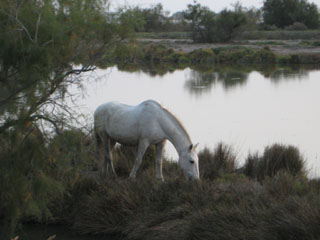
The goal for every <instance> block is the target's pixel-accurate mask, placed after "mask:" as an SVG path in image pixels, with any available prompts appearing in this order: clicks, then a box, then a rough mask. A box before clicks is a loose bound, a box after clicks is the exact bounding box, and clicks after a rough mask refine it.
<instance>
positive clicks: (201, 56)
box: [188, 49, 216, 64]
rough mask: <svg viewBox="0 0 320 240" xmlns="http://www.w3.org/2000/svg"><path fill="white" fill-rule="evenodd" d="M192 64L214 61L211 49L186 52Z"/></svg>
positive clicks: (211, 62)
mask: <svg viewBox="0 0 320 240" xmlns="http://www.w3.org/2000/svg"><path fill="white" fill-rule="evenodd" d="M188 57H189V59H190V61H191V63H193V64H213V63H215V62H216V58H215V54H214V52H213V51H212V50H211V49H197V50H194V51H192V52H191V53H189V54H188Z"/></svg>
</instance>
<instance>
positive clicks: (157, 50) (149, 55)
mask: <svg viewBox="0 0 320 240" xmlns="http://www.w3.org/2000/svg"><path fill="white" fill-rule="evenodd" d="M172 53H173V50H172V49H168V48H167V47H166V46H164V45H162V44H150V45H148V46H146V47H145V48H144V58H145V59H146V60H147V61H149V62H153V63H161V62H165V61H166V59H167V57H168V56H169V55H170V54H172Z"/></svg>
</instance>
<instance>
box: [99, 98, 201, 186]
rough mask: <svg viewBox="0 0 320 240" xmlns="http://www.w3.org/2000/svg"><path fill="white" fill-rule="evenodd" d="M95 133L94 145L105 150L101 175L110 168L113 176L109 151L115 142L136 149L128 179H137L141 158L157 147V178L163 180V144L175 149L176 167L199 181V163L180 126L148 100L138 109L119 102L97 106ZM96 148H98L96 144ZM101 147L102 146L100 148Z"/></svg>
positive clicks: (194, 147) (169, 115)
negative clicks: (177, 163) (136, 147)
mask: <svg viewBox="0 0 320 240" xmlns="http://www.w3.org/2000/svg"><path fill="white" fill-rule="evenodd" d="M94 130H95V134H96V137H97V142H98V143H102V144H103V146H104V154H105V160H104V166H103V169H102V173H103V175H106V173H107V171H108V168H109V166H111V170H112V172H113V174H114V175H115V176H116V173H115V170H114V167H113V162H112V154H111V151H112V149H113V147H114V145H115V144H116V143H117V142H118V143H120V144H123V145H127V146H138V151H137V155H136V158H135V161H134V166H133V169H132V171H131V173H130V177H132V178H134V177H135V176H136V173H137V170H138V168H139V166H140V164H141V161H142V157H143V155H144V153H145V151H146V150H147V148H148V147H149V145H151V144H155V145H156V170H157V178H158V179H160V180H163V175H162V151H163V147H164V145H165V142H166V140H169V141H170V142H172V144H173V145H174V147H175V149H176V150H177V152H178V154H179V166H180V167H181V168H182V170H183V171H184V174H185V176H186V177H187V178H190V179H199V163H198V155H197V153H196V147H197V145H198V144H196V145H195V146H194V145H193V144H192V143H191V140H190V137H189V135H188V133H187V132H186V130H185V129H184V127H183V126H182V124H181V123H180V122H179V121H178V120H177V118H176V117H175V116H173V115H172V114H171V113H170V112H169V111H168V110H166V109H164V108H163V107H162V106H161V105H160V104H159V103H157V102H155V101H153V100H147V101H144V102H142V103H141V104H139V105H137V106H129V105H125V104H121V103H118V102H108V103H105V104H102V105H100V106H99V107H98V108H97V109H96V111H95V113H94ZM98 145H99V144H98ZM100 145H101V144H100Z"/></svg>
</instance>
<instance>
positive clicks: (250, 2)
mask: <svg viewBox="0 0 320 240" xmlns="http://www.w3.org/2000/svg"><path fill="white" fill-rule="evenodd" d="M110 1H111V9H116V8H117V7H120V6H124V5H128V6H139V7H141V8H149V7H150V6H153V5H156V4H157V3H162V5H163V7H164V10H168V11H170V13H171V14H172V13H175V12H177V11H183V10H185V9H187V5H188V4H193V0H110ZM237 1H238V0H197V2H198V3H200V4H201V5H203V6H207V7H209V8H210V9H211V10H212V11H214V12H220V11H221V10H223V9H224V8H229V9H230V8H232V5H233V4H235V3H236V2H237ZM239 2H240V3H241V4H242V6H243V7H255V8H261V7H262V5H263V0H240V1H239ZM308 2H309V3H315V4H317V6H318V8H320V0H309V1H308Z"/></svg>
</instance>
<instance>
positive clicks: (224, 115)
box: [73, 66, 320, 177]
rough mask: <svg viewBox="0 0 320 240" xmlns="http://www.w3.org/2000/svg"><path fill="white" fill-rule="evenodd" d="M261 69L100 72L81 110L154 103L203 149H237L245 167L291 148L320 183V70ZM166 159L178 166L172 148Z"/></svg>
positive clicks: (91, 77)
mask: <svg viewBox="0 0 320 240" xmlns="http://www.w3.org/2000/svg"><path fill="white" fill-rule="evenodd" d="M257 69H259V70H252V69H246V68H244V67H223V66H221V67H215V68H213V69H212V68H204V69H201V70H193V69H190V68H186V69H183V70H173V71H171V72H168V71H164V72H161V73H160V74H159V73H158V71H156V70H155V71H153V70H150V69H149V70H146V71H142V70H135V71H133V72H128V71H121V70H119V69H118V68H117V67H111V68H107V69H98V70H96V71H95V72H93V73H90V74H87V75H86V81H85V83H84V86H85V92H84V94H83V96H82V98H80V99H78V100H77V106H78V108H79V109H80V111H81V112H83V113H85V114H86V115H88V116H92V114H93V112H94V110H95V109H96V107H97V106H98V105H100V104H102V103H104V102H107V101H119V102H123V103H126V104H130V105H135V104H138V103H140V102H142V101H144V100H146V99H154V100H156V101H158V102H159V103H160V104H162V105H163V106H165V107H166V108H167V109H169V110H170V111H171V112H172V113H174V114H175V115H176V116H177V117H178V118H179V119H180V120H181V122H182V123H183V125H184V126H185V128H186V129H187V131H188V132H189V134H190V136H191V139H192V141H193V142H194V143H197V142H199V143H200V146H201V147H202V148H203V147H205V146H207V147H209V148H214V147H215V146H216V145H217V143H219V142H223V143H225V144H228V145H231V146H232V147H233V148H234V150H235V151H236V153H237V154H238V159H239V164H240V165H241V164H242V163H243V162H244V160H245V158H246V157H247V156H248V153H249V152H250V153H255V152H260V153H261V152H263V150H264V148H265V147H266V146H269V145H271V144H274V143H281V144H286V145H288V144H290V145H293V146H296V147H298V148H299V150H300V151H301V153H302V154H303V156H304V157H305V159H306V160H307V167H308V170H309V175H310V176H312V177H315V176H319V170H320V159H319V157H320V146H319V142H320V141H319V136H320V124H319V123H320V107H319V103H320V70H306V69H303V68H296V69H295V68H280V67H278V68H275V67H271V68H268V66H262V67H259V68H257ZM73 91H74V92H77V91H78V92H79V90H76V89H74V90H73ZM91 121H92V118H91ZM166 154H167V156H168V157H170V158H172V159H177V154H176V152H175V150H174V148H173V146H172V145H171V144H167V147H166ZM200 164H201V163H200Z"/></svg>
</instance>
